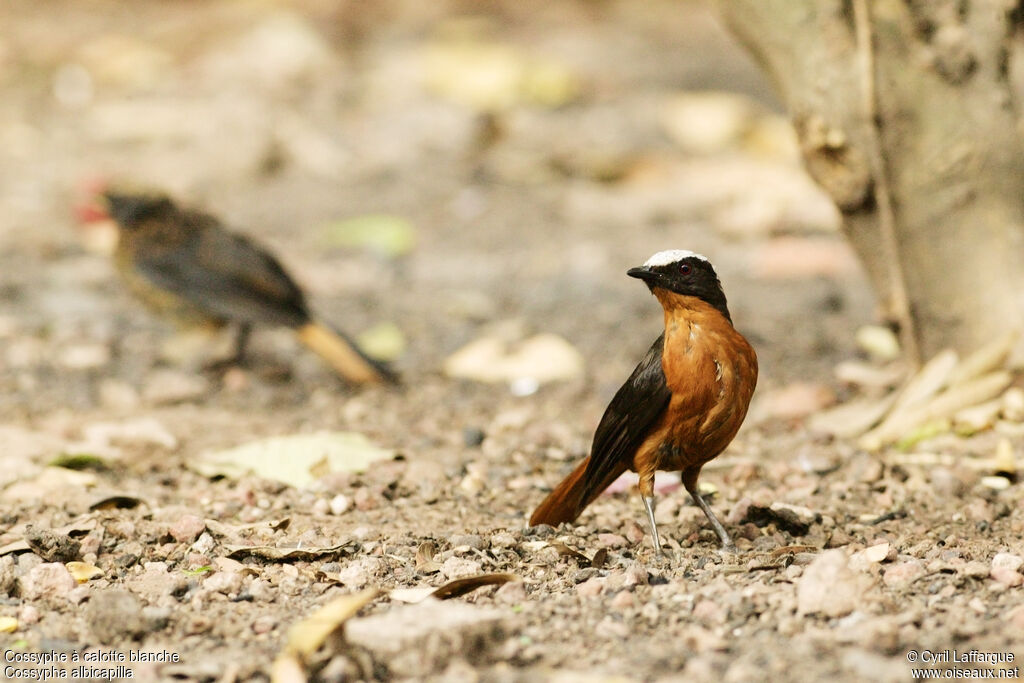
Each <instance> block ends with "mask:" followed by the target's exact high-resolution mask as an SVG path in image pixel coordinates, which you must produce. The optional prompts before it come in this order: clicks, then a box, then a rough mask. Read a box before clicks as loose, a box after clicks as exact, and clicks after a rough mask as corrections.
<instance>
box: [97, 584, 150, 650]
mask: <svg viewBox="0 0 1024 683" xmlns="http://www.w3.org/2000/svg"><path fill="white" fill-rule="evenodd" d="M85 619H86V621H87V622H88V623H89V629H90V631H91V632H92V634H93V635H95V636H96V638H97V639H99V641H100V642H101V643H104V644H105V645H110V644H113V643H115V642H121V641H123V640H125V639H126V638H134V637H136V636H141V635H143V634H144V633H145V632H146V623H145V619H144V618H143V615H142V604H141V603H140V602H139V599H138V598H137V597H135V596H134V595H133V594H132V593H129V592H128V591H126V590H120V589H117V590H107V591H102V592H97V593H94V594H93V596H92V597H91V598H90V599H89V602H88V604H87V605H86V607H85Z"/></svg>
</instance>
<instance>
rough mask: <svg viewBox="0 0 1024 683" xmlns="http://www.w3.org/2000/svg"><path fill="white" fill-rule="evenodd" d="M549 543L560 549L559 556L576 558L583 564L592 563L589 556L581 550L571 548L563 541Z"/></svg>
mask: <svg viewBox="0 0 1024 683" xmlns="http://www.w3.org/2000/svg"><path fill="white" fill-rule="evenodd" d="M548 545H550V546H551V547H552V548H554V549H555V550H557V551H558V555H559V557H571V558H572V559H574V560H576V561H577V562H580V563H581V564H586V565H589V564H590V558H589V557H587V556H586V555H584V554H583V553H581V552H580V551H578V550H576V549H575V548H570V547H569V546H567V545H566V544H565V543H562V542H561V541H551V542H550V543H548Z"/></svg>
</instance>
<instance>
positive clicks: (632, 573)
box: [623, 563, 648, 586]
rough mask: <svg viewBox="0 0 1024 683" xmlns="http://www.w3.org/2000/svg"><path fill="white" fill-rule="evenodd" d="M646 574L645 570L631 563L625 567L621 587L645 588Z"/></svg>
mask: <svg viewBox="0 0 1024 683" xmlns="http://www.w3.org/2000/svg"><path fill="white" fill-rule="evenodd" d="M647 578H648V573H647V569H646V568H645V567H644V566H643V565H641V564H639V563H633V564H631V565H629V566H628V567H626V571H625V576H624V579H625V580H624V581H623V585H624V586H646V585H647Z"/></svg>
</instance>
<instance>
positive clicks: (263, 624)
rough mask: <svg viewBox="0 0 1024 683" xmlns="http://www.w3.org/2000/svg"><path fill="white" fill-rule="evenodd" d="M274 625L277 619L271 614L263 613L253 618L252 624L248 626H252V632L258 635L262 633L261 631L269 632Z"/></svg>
mask: <svg viewBox="0 0 1024 683" xmlns="http://www.w3.org/2000/svg"><path fill="white" fill-rule="evenodd" d="M276 626H277V619H276V618H274V617H272V616H270V615H266V614H265V615H263V616H261V617H256V618H255V619H254V620H253V622H252V625H251V626H250V628H252V632H253V633H255V634H257V635H259V634H263V633H270V632H271V631H273V630H274V628H275V627H276Z"/></svg>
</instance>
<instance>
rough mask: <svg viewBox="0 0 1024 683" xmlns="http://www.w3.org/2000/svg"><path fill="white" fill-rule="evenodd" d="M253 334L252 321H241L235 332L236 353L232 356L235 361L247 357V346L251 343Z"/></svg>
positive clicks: (239, 361)
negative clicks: (250, 338) (250, 339)
mask: <svg viewBox="0 0 1024 683" xmlns="http://www.w3.org/2000/svg"><path fill="white" fill-rule="evenodd" d="M251 334H252V323H239V324H238V330H237V331H236V332H235V353H234V356H233V357H232V358H231V360H232V362H234V363H241V362H242V360H243V359H244V358H245V348H246V346H248V344H249V336H250V335H251Z"/></svg>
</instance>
